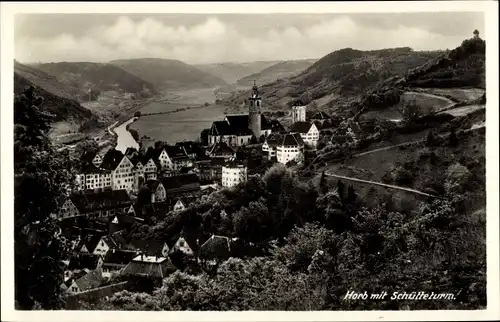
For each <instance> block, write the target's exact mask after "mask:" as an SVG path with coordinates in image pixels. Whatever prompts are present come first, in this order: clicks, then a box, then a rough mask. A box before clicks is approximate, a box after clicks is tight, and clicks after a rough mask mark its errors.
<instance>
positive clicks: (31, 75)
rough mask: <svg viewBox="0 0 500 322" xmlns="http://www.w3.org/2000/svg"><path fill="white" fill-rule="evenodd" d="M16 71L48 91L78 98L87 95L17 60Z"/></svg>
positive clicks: (15, 63) (61, 95)
mask: <svg viewBox="0 0 500 322" xmlns="http://www.w3.org/2000/svg"><path fill="white" fill-rule="evenodd" d="M14 73H15V74H17V76H20V77H22V78H24V79H25V80H28V81H30V82H31V83H33V84H35V85H36V86H38V87H40V88H42V89H44V90H46V91H47V92H50V93H52V94H54V95H57V96H60V97H64V98H67V99H70V100H78V99H79V98H80V97H82V96H84V95H86V93H85V91H82V90H79V89H77V88H75V87H72V86H69V85H67V84H64V83H62V82H60V81H59V80H58V79H57V78H56V77H55V76H54V75H50V74H47V73H46V72H44V71H42V70H40V69H37V68H34V67H32V66H28V65H24V64H21V63H19V62H17V61H14Z"/></svg>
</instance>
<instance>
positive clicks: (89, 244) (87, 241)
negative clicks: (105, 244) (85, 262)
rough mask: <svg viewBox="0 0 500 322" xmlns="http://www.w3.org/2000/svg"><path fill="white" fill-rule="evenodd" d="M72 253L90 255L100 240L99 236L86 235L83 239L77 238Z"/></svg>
mask: <svg viewBox="0 0 500 322" xmlns="http://www.w3.org/2000/svg"><path fill="white" fill-rule="evenodd" d="M78 237H79V238H78V239H77V243H76V246H75V248H74V251H76V252H79V253H87V254H92V253H93V252H94V249H95V248H96V246H97V244H98V243H99V241H100V240H101V236H100V235H94V234H88V235H85V236H83V237H80V236H78Z"/></svg>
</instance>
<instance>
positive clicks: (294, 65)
mask: <svg viewBox="0 0 500 322" xmlns="http://www.w3.org/2000/svg"><path fill="white" fill-rule="evenodd" d="M316 60H317V59H299V60H285V61H282V62H279V63H276V64H274V65H272V66H269V67H267V68H266V69H264V70H261V71H259V72H257V73H253V74H250V75H248V76H245V77H243V78H241V79H239V80H238V84H239V85H243V86H252V85H253V81H256V82H257V83H258V84H267V83H270V82H273V81H276V80H277V79H281V78H287V77H290V76H294V75H296V74H299V73H300V72H302V71H304V70H305V69H306V68H308V67H309V66H311V65H312V64H314V63H315V62H316Z"/></svg>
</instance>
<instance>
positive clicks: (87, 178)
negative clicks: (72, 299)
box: [52, 84, 354, 294]
mask: <svg viewBox="0 0 500 322" xmlns="http://www.w3.org/2000/svg"><path fill="white" fill-rule="evenodd" d="M248 102H249V103H248V104H249V106H248V111H249V112H248V114H244V115H227V116H226V117H225V119H224V120H223V121H216V122H214V123H213V125H212V127H211V128H210V129H208V130H204V131H203V132H202V134H201V135H203V134H206V135H205V138H204V140H203V141H201V140H199V141H197V142H195V141H184V142H177V143H175V145H162V144H161V143H162V142H158V144H155V146H154V147H150V148H148V150H147V151H146V152H143V153H141V152H139V151H138V150H137V149H134V148H127V150H126V151H125V153H122V152H120V151H118V150H116V149H114V148H111V149H108V150H105V151H104V152H97V151H94V152H89V151H85V152H84V153H83V154H82V155H81V158H80V166H81V168H80V172H79V173H78V174H77V175H76V183H75V186H74V188H73V189H72V190H73V191H71V193H69V194H68V196H67V197H66V198H65V200H64V201H61V204H62V206H61V207H60V209H59V210H58V212H57V213H55V214H53V215H52V217H53V218H55V219H57V220H58V221H59V225H60V227H61V234H63V235H64V236H65V237H66V238H67V239H68V240H70V241H71V245H72V246H71V249H72V257H70V258H68V259H67V260H66V261H65V263H66V264H67V268H66V270H65V274H64V276H65V282H64V284H63V285H61V287H62V288H63V289H64V291H65V292H66V293H67V294H78V293H81V292H87V291H89V290H91V289H96V288H99V287H101V286H102V285H105V284H106V283H107V284H109V283H111V282H109V281H110V280H112V279H113V278H115V277H117V276H120V277H124V276H126V277H130V276H132V277H140V276H141V275H143V274H147V275H148V276H150V275H151V274H150V273H149V272H152V273H153V272H154V274H153V276H155V277H158V278H160V279H161V278H162V277H163V276H165V275H166V274H168V272H171V270H172V269H174V270H175V266H174V264H172V260H171V258H170V256H173V257H174V258H175V257H176V253H181V254H183V255H186V256H190V257H192V258H193V259H196V260H198V259H200V258H210V259H211V260H212V261H213V260H214V258H216V257H220V258H219V259H227V258H228V257H229V256H230V255H231V251H232V249H231V244H232V243H233V242H234V241H232V240H229V238H228V237H226V236H214V235H212V236H211V237H210V238H209V239H207V240H199V239H193V238H190V237H191V236H189V235H185V234H184V232H179V236H178V238H177V239H176V240H172V239H170V240H167V239H165V240H126V239H124V237H123V235H124V232H125V231H127V230H128V229H130V228H131V227H132V226H133V224H134V223H135V222H138V223H148V222H149V223H151V221H152V220H153V218H164V217H165V216H167V214H168V213H169V212H179V211H182V210H184V209H186V206H187V205H189V204H190V203H192V202H193V201H194V200H196V199H197V198H201V197H202V196H204V195H209V194H211V193H212V192H214V191H216V190H218V189H221V188H230V187H233V186H236V185H238V184H240V183H242V182H245V181H246V180H247V177H248V174H249V173H250V174H255V173H262V172H263V170H264V169H266V167H265V166H266V164H267V166H268V167H269V166H270V165H271V164H273V163H276V162H278V163H281V164H284V165H288V166H293V165H300V164H301V163H303V161H304V153H305V152H306V151H307V150H314V149H315V148H316V146H317V144H318V141H319V137H320V135H319V133H320V130H325V129H328V128H330V127H331V124H332V122H331V121H332V119H331V118H330V117H329V116H328V115H327V114H326V113H325V112H319V113H317V114H315V115H313V116H312V117H311V118H310V119H307V118H306V106H305V105H303V104H302V102H300V101H297V102H295V103H294V104H293V107H292V111H291V114H292V125H291V126H290V129H289V130H288V131H287V130H286V129H285V128H284V126H283V125H282V124H281V123H280V122H279V121H278V120H276V119H273V120H269V119H267V118H266V117H265V116H264V115H263V114H262V113H261V106H262V104H263V101H262V98H261V96H260V94H259V90H258V87H257V86H256V85H255V84H254V86H253V88H252V91H251V94H250V95H249V98H248ZM348 133H354V132H353V131H352V130H351V131H349V132H348ZM353 135H354V134H353ZM257 138H258V139H257ZM259 142H260V143H259ZM248 151H255V152H250V154H251V156H249V155H248V154H249V153H248ZM263 166H264V167H263ZM226 240H227V241H226ZM221 242H222V243H223V245H227V247H223V248H225V249H223V251H222V252H221V250H213V248H214V246H213V244H214V243H219V244H220V243H221ZM219 247H220V246H219ZM233 248H234V246H233ZM200 256H201V257H200ZM143 266H147V268H144V267H143Z"/></svg>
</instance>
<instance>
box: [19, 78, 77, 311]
mask: <svg viewBox="0 0 500 322" xmlns="http://www.w3.org/2000/svg"><path fill="white" fill-rule="evenodd" d="M42 108H43V99H42V98H41V97H38V96H37V95H36V93H35V88H34V87H30V88H28V89H27V90H26V91H25V92H24V93H23V94H21V95H19V96H16V97H15V100H14V122H15V133H14V171H15V176H14V196H15V199H14V216H15V221H14V224H15V226H14V238H15V298H16V303H17V305H18V309H31V308H33V306H34V305H38V306H40V307H41V308H43V309H56V308H60V307H61V306H62V305H63V300H62V297H61V293H60V288H59V287H60V285H61V283H62V282H63V275H64V274H63V268H62V266H61V261H62V260H63V259H64V256H65V254H66V249H67V248H66V243H65V240H64V239H63V238H62V237H61V236H59V228H58V227H57V226H56V224H55V223H54V222H53V221H52V220H51V218H50V214H51V213H53V212H55V211H56V209H57V207H58V203H57V201H58V200H59V198H60V197H61V196H63V195H64V194H65V193H66V192H67V188H68V185H70V183H71V182H74V178H73V176H72V173H73V171H72V169H73V164H72V162H71V160H70V158H69V155H67V154H61V153H58V152H57V151H55V150H54V149H53V147H52V145H51V143H50V141H49V139H48V137H47V135H46V134H47V131H48V129H49V127H50V123H49V122H50V120H51V116H50V115H48V114H46V113H44V112H43V111H42Z"/></svg>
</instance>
